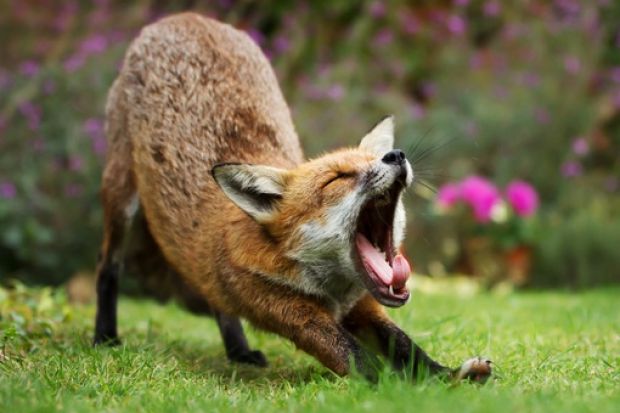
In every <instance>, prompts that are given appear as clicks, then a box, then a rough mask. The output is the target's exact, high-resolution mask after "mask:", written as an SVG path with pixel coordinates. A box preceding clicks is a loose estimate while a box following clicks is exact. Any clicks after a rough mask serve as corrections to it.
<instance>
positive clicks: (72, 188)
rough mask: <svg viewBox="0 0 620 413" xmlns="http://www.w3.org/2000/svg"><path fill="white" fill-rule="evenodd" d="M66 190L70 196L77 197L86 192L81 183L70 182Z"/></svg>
mask: <svg viewBox="0 0 620 413" xmlns="http://www.w3.org/2000/svg"><path fill="white" fill-rule="evenodd" d="M64 192H65V196H67V197H68V198H77V197H78V196H80V195H82V193H83V192H84V187H83V186H82V185H80V184H68V185H66V186H65V190H64Z"/></svg>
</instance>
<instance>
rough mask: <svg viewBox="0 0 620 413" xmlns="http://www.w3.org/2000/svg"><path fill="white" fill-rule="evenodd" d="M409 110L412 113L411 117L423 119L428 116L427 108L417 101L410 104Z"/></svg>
mask: <svg viewBox="0 0 620 413" xmlns="http://www.w3.org/2000/svg"><path fill="white" fill-rule="evenodd" d="M409 112H410V113H411V117H413V119H422V118H423V117H425V116H426V109H424V106H422V105H420V104H419V103H417V102H413V103H412V104H411V105H410V106H409Z"/></svg>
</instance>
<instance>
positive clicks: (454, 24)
mask: <svg viewBox="0 0 620 413" xmlns="http://www.w3.org/2000/svg"><path fill="white" fill-rule="evenodd" d="M446 27H447V28H448V31H449V32H450V33H452V34H454V35H457V36H460V35H462V34H464V33H465V30H466V29H467V23H466V22H465V20H463V18H462V17H461V16H458V15H456V14H453V15H451V16H449V17H448V19H447V20H446Z"/></svg>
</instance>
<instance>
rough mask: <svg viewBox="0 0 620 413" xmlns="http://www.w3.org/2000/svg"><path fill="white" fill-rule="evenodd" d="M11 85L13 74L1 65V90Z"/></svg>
mask: <svg viewBox="0 0 620 413" xmlns="http://www.w3.org/2000/svg"><path fill="white" fill-rule="evenodd" d="M10 85H11V75H9V72H8V71H6V70H4V69H3V68H1V67H0V90H3V89H5V88H7V87H8V86H10Z"/></svg>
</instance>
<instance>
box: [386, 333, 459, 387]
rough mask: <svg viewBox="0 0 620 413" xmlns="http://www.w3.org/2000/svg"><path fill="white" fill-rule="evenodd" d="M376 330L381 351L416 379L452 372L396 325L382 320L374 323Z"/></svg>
mask: <svg viewBox="0 0 620 413" xmlns="http://www.w3.org/2000/svg"><path fill="white" fill-rule="evenodd" d="M374 330H375V334H376V335H377V338H378V340H379V346H380V350H381V352H382V353H383V354H384V355H386V356H387V357H388V358H389V359H390V361H391V363H392V365H393V366H394V368H395V369H397V370H399V371H407V372H410V373H411V377H412V378H414V379H418V378H423V377H427V376H429V375H441V374H446V375H447V374H449V373H450V372H451V370H450V369H449V368H447V367H445V366H442V365H441V364H439V363H438V362H436V361H435V360H433V359H432V358H430V356H429V355H428V354H426V352H425V351H424V350H422V349H421V348H420V347H419V346H418V345H417V344H416V343H414V342H413V340H411V339H410V338H409V336H407V334H405V333H404V332H403V331H402V330H401V329H400V328H398V327H397V326H396V325H394V324H391V323H388V322H381V323H377V324H375V325H374Z"/></svg>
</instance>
